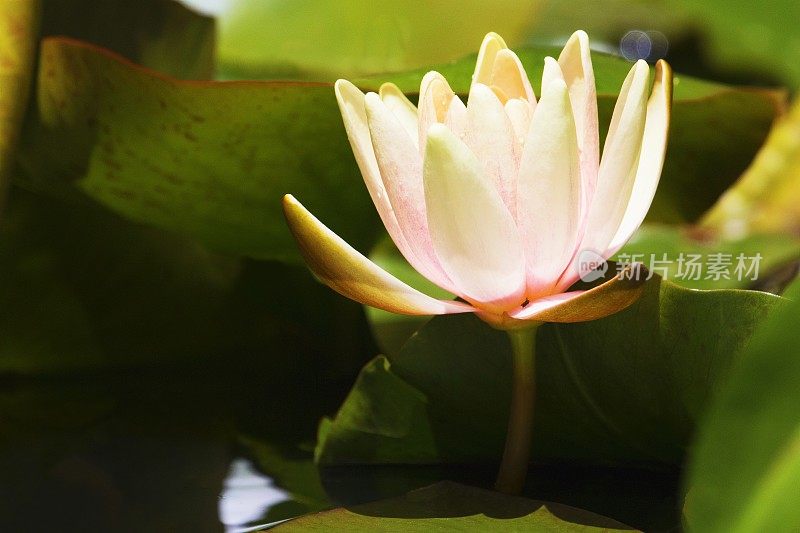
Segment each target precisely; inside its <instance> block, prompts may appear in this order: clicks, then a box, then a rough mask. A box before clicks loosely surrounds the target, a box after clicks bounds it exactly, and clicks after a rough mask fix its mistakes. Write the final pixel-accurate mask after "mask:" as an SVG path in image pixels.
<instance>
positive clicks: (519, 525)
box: [273, 482, 633, 533]
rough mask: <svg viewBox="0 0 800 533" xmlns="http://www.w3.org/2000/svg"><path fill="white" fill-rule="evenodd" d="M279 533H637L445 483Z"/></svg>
mask: <svg viewBox="0 0 800 533" xmlns="http://www.w3.org/2000/svg"><path fill="white" fill-rule="evenodd" d="M273 529H274V531H331V530H347V531H353V532H359V531H365V532H366V531H369V532H377V531H381V532H390V531H403V532H410V533H413V532H417V531H419V532H425V533H427V532H430V531H517V530H520V531H542V532H569V531H576V532H578V531H581V532H590V531H596V532H598V533H599V532H600V531H633V528H630V527H627V526H625V525H624V524H620V523H619V522H616V521H615V520H611V519H609V518H605V517H603V516H599V515H596V514H594V513H590V512H588V511H583V510H581V509H576V508H574V507H569V506H566V505H560V504H556V503H544V502H539V501H535V500H529V499H526V498H519V497H516V496H506V495H504V494H500V493H497V492H492V491H488V490H484V489H478V488H475V487H469V486H466V485H459V484H457V483H450V482H441V483H437V484H436V485H431V486H430V487H426V488H423V489H418V490H415V491H412V492H409V493H408V494H405V495H403V496H400V497H397V498H390V499H387V500H380V501H377V502H372V503H366V504H361V505H355V506H352V507H349V508H339V509H333V510H330V511H323V512H321V513H316V514H311V515H307V516H304V517H301V518H297V519H295V520H289V521H288V522H284V523H282V524H280V525H278V526H277V527H275V528H273Z"/></svg>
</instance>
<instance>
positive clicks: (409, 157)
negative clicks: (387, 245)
mask: <svg viewBox="0 0 800 533" xmlns="http://www.w3.org/2000/svg"><path fill="white" fill-rule="evenodd" d="M364 104H365V108H366V114H367V123H368V124H369V132H370V136H371V137H372V147H373V149H374V151H375V158H376V160H377V162H378V168H379V169H380V174H381V178H382V179H383V185H384V187H385V189H386V193H387V195H388V197H389V202H390V203H391V204H392V207H393V208H394V213H395V216H396V217H397V222H398V225H399V226H400V230H401V231H402V233H403V236H404V237H405V240H406V242H407V243H408V246H409V248H410V250H411V252H412V256H413V259H414V262H411V261H410V262H411V264H412V265H413V266H414V268H416V269H417V270H419V271H420V273H421V274H422V275H424V276H425V277H427V278H428V279H430V280H431V281H433V282H434V283H436V284H437V285H439V286H440V287H442V288H444V289H446V290H448V291H450V292H455V291H454V288H453V286H452V284H451V282H450V280H449V279H448V278H447V276H446V275H445V273H444V271H443V270H442V269H441V267H440V265H439V262H438V260H437V259H436V253H435V252H434V250H433V245H432V243H431V237H430V234H429V232H428V220H427V213H426V211H425V191H424V187H423V184H422V159H421V157H420V154H419V151H418V150H417V148H416V147H415V146H414V143H413V142H412V141H411V139H410V138H409V136H408V134H407V132H406V130H405V129H404V128H403V125H402V124H401V123H400V121H399V120H398V119H397V118H396V117H395V115H394V114H393V113H392V112H391V111H390V110H389V108H388V107H386V105H385V104H384V103H383V101H382V100H381V99H380V97H379V96H378V95H377V94H375V93H367V95H366V96H365V98H364Z"/></svg>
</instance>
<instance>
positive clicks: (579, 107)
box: [558, 31, 600, 206]
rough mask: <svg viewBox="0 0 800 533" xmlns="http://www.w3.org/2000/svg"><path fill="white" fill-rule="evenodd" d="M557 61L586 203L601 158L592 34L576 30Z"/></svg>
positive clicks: (593, 188)
mask: <svg viewBox="0 0 800 533" xmlns="http://www.w3.org/2000/svg"><path fill="white" fill-rule="evenodd" d="M558 64H559V66H560V67H561V72H562V73H563V76H564V81H566V82H567V88H568V89H569V99H570V101H571V102H572V113H573V115H574V116H575V127H576V130H577V132H578V146H579V147H580V150H581V172H582V173H583V180H584V194H583V205H585V206H588V204H589V200H590V198H591V197H592V195H593V194H594V190H595V185H596V182H597V168H598V164H599V161H600V137H599V131H598V120H597V90H596V89H595V82H594V69H593V68H592V58H591V55H590V50H589V37H588V36H587V35H586V32H584V31H576V32H575V33H573V34H572V37H570V39H569V40H568V41H567V44H566V45H564V49H563V50H562V51H561V55H559V56H558Z"/></svg>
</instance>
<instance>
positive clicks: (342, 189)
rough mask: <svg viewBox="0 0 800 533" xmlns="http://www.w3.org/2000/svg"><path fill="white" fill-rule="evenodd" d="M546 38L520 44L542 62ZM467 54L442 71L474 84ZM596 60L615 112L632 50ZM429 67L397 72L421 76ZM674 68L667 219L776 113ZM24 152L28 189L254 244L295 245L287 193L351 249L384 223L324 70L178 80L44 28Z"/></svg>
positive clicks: (291, 251) (682, 213) (709, 190)
mask: <svg viewBox="0 0 800 533" xmlns="http://www.w3.org/2000/svg"><path fill="white" fill-rule="evenodd" d="M552 52H553V50H551V49H536V50H527V51H523V53H522V57H523V59H524V61H525V62H526V64H528V65H531V64H533V63H537V66H538V64H540V63H541V61H542V57H543V56H544V55H546V54H548V53H552ZM473 62H474V58H473V57H470V58H467V59H464V60H462V61H460V62H458V63H455V64H451V65H445V66H443V67H442V68H441V70H442V71H443V72H444V73H445V74H447V75H448V76H450V77H451V78H452V79H453V80H454V85H455V87H456V89H458V90H459V91H460V92H465V90H466V82H467V80H468V78H469V74H470V73H471V72H472V68H473ZM595 62H596V64H597V79H598V86H599V88H600V90H601V92H602V93H603V94H604V95H605V96H603V97H602V98H601V108H602V110H603V111H602V114H603V117H604V121H606V122H607V119H608V111H609V109H610V106H611V105H612V104H613V97H612V96H610V95H609V94H608V93H607V91H616V90H617V89H618V87H619V85H620V84H621V82H622V78H623V76H624V72H625V71H626V70H627V63H626V62H625V61H623V60H620V59H617V58H612V57H607V56H602V55H598V56H597V57H596V60H595ZM535 70H536V69H531V72H532V73H535ZM421 75H422V71H418V72H415V73H411V74H408V75H399V76H390V77H389V79H394V80H395V81H398V82H399V83H401V85H402V86H403V88H404V89H411V90H415V89H414V87H416V86H417V84H418V82H419V78H420V77H421ZM535 75H538V74H535ZM382 79H383V78H382ZM680 79H681V82H680V83H679V87H683V89H681V88H679V89H676V101H675V106H674V117H675V118H674V121H673V135H672V146H671V148H670V150H669V156H668V160H667V164H666V165H667V166H666V169H665V174H664V177H663V178H662V185H661V187H660V188H659V193H658V194H657V195H656V201H655V203H654V207H653V212H652V217H654V218H658V219H661V220H675V219H682V218H693V217H694V216H695V215H696V214H699V213H700V212H702V211H703V210H705V209H707V208H708V206H709V205H711V203H712V202H713V201H714V200H715V199H716V197H717V195H718V194H719V193H721V191H722V190H723V189H724V188H725V187H726V186H727V185H728V184H729V183H730V182H731V181H733V180H734V179H735V177H737V176H738V175H739V173H740V172H741V170H742V169H743V168H744V167H745V165H746V164H747V162H749V158H750V156H751V155H752V154H753V153H754V152H755V150H756V149H757V147H758V146H759V145H760V143H761V141H762V140H763V138H764V136H765V135H766V132H767V130H768V127H769V123H770V121H771V120H772V118H773V116H774V114H775V105H774V104H775V99H774V95H773V94H771V93H765V92H753V91H740V90H736V89H731V88H727V87H724V86H719V85H713V84H706V83H703V82H699V81H696V80H691V79H689V78H680ZM360 84H361V85H362V86H363V87H364V88H365V89H374V88H376V87H377V85H378V83H377V82H376V81H374V80H362V81H361V82H360ZM723 117H724V118H723ZM734 117H735V118H734ZM711 131H713V132H714V135H710V134H709V133H710V132H711ZM20 164H21V167H22V168H23V170H24V176H23V177H22V178H21V179H20V183H22V184H23V185H24V186H26V187H29V188H33V189H35V190H40V191H50V192H54V193H59V194H62V195H73V196H75V195H81V194H86V195H88V196H90V197H91V198H93V199H95V200H97V201H98V202H100V203H101V204H103V205H105V206H107V207H109V208H110V209H112V210H114V211H116V212H117V213H120V214H122V215H124V216H126V217H128V218H131V219H133V220H135V221H138V222H143V223H146V224H151V225H156V226H160V227H163V228H167V229H170V230H174V231H177V232H180V233H184V234H188V235H190V236H192V237H195V238H197V239H199V240H201V241H203V242H204V243H207V244H209V245H211V246H213V247H214V248H216V249H220V250H224V251H228V252H231V253H237V254H244V255H248V256H253V257H257V258H270V259H281V260H287V261H298V259H299V255H298V252H297V250H296V246H295V243H294V241H293V240H292V238H291V236H290V234H289V231H288V230H287V229H286V227H285V222H284V220H283V215H282V213H281V209H280V198H281V196H282V195H283V194H284V193H287V192H291V193H293V194H295V196H296V197H297V198H299V199H300V200H301V201H302V202H303V203H304V204H305V205H306V206H307V207H308V208H309V209H310V210H311V211H312V212H314V213H315V214H316V215H317V216H318V217H319V218H320V219H321V220H323V221H325V223H326V224H328V225H329V226H330V227H331V228H333V229H334V230H335V231H337V232H338V233H340V234H341V235H342V236H343V237H344V238H346V239H347V240H348V241H349V242H351V243H352V244H353V245H354V246H355V247H356V248H358V249H361V250H365V249H368V248H369V247H370V245H371V244H373V243H374V242H375V240H376V237H377V236H378V235H379V233H380V231H381V228H380V225H379V223H378V218H377V215H376V214H375V213H374V208H373V207H372V205H371V202H370V201H369V199H368V195H367V193H366V190H365V187H364V185H363V183H362V180H361V178H360V176H359V172H358V169H357V168H356V166H355V162H354V159H353V156H352V154H351V151H350V147H349V144H348V142H347V139H346V137H345V134H344V128H343V126H342V124H341V117H340V115H339V111H338V109H337V106H336V101H335V98H334V95H333V89H332V87H331V86H329V85H327V84H319V83H300V82H296V83H289V82H238V83H237V82H227V83H225V82H206V83H196V82H181V81H176V80H173V79H168V78H164V77H163V76H160V75H158V74H156V73H153V72H150V71H147V70H143V69H141V68H138V67H136V66H133V65H130V64H128V63H124V62H121V61H119V60H118V59H117V58H115V57H114V56H112V55H109V54H107V53H104V52H103V51H102V50H99V49H97V48H95V47H92V46H88V45H85V44H81V43H78V42H76V41H72V40H65V39H56V38H52V39H46V40H45V41H44V42H43V44H42V49H41V58H40V64H39V82H38V88H37V97H36V114H35V115H34V116H33V117H32V120H31V121H30V124H29V125H28V127H26V129H25V132H24V142H23V144H22V150H21V154H20Z"/></svg>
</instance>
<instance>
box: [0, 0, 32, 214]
mask: <svg viewBox="0 0 800 533" xmlns="http://www.w3.org/2000/svg"><path fill="white" fill-rule="evenodd" d="M39 10H40V6H39V2H38V1H35V0H5V1H4V2H3V3H2V4H0V207H2V203H3V199H4V196H5V192H6V188H7V184H8V178H9V173H10V172H11V170H12V169H13V168H14V162H15V152H16V149H17V143H18V142H19V134H20V129H21V128H22V121H23V118H24V116H25V109H26V106H27V105H28V93H29V90H30V85H31V79H32V78H33V65H34V61H35V59H36V40H37V39H36V35H37V31H38V26H39Z"/></svg>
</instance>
